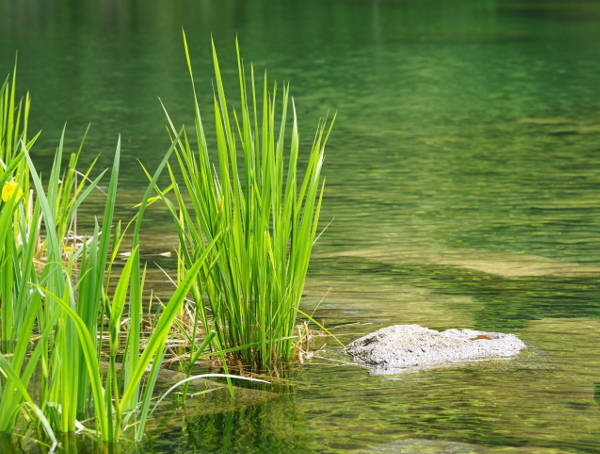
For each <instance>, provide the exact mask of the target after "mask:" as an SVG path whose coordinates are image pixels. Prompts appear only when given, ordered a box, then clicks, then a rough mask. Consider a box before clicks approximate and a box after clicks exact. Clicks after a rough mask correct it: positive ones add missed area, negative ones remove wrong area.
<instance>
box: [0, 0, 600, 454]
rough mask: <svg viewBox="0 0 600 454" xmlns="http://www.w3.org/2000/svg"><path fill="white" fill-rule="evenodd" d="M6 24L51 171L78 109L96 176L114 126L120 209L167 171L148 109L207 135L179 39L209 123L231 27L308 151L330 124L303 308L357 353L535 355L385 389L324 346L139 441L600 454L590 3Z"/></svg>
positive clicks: (158, 127) (332, 3)
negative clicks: (437, 344) (448, 344)
mask: <svg viewBox="0 0 600 454" xmlns="http://www.w3.org/2000/svg"><path fill="white" fill-rule="evenodd" d="M0 13H1V14H0V55H1V57H2V62H3V63H2V66H1V67H0V68H3V69H2V71H3V72H4V73H7V72H8V71H9V70H10V68H11V65H12V61H13V58H14V52H15V51H16V50H18V51H19V85H20V87H21V88H22V89H23V87H27V88H28V89H29V90H30V91H31V94H32V97H33V107H32V118H31V123H32V127H33V128H38V129H43V130H44V133H43V136H42V139H41V140H40V142H39V143H38V145H37V151H36V154H35V156H36V160H37V162H38V164H39V166H40V168H41V169H47V168H48V165H49V163H50V160H51V158H52V153H53V149H54V147H55V145H56V143H57V139H58V136H59V133H60V129H61V128H62V125H63V122H64V121H65V120H68V122H69V123H68V130H67V131H68V137H67V143H68V145H69V147H71V148H74V147H76V144H77V142H78V140H79V137H80V136H81V134H82V132H83V130H84V129H85V126H86V124H87V123H88V122H92V123H93V125H92V129H91V132H90V134H89V136H88V140H87V142H86V147H85V149H86V150H87V151H86V155H85V156H84V158H83V159H84V161H85V162H86V163H89V162H91V160H92V159H93V157H94V156H96V155H97V154H98V153H102V156H101V158H100V164H99V166H100V167H106V166H108V164H109V163H110V160H111V158H112V153H113V152H114V146H115V144H116V140H117V134H118V133H120V134H122V138H123V149H124V153H125V155H124V158H123V166H124V169H123V173H124V175H125V176H124V178H123V181H122V182H121V186H122V191H121V196H120V202H121V204H122V205H121V206H120V213H121V214H122V215H123V216H126V215H129V214H130V213H132V212H133V211H132V209H131V208H130V207H131V206H132V205H133V203H134V201H136V200H138V199H139V196H140V189H139V188H140V186H141V184H143V181H144V177H143V175H142V173H141V171H140V170H139V165H138V163H137V160H138V159H139V160H141V161H142V162H143V163H144V164H145V165H146V166H148V167H150V168H152V167H153V166H155V165H157V164H158V162H159V160H160V158H161V157H162V153H164V151H165V150H166V149H167V148H168V146H169V141H168V137H167V134H166V133H165V131H164V123H165V121H164V117H163V114H162V112H161V109H160V105H159V103H158V101H157V96H160V97H161V99H162V100H163V101H164V102H165V104H166V106H167V108H168V109H169V111H170V112H171V114H172V116H173V117H174V118H175V119H177V121H178V122H185V123H187V124H191V123H192V105H191V97H190V95H191V90H190V86H189V83H188V80H187V73H186V69H185V60H184V56H183V49H182V44H181V39H180V27H181V26H184V27H185V29H186V32H187V34H188V38H189V41H190V44H191V49H192V58H193V63H194V67H195V71H196V75H197V77H198V79H199V82H198V89H199V92H200V94H201V95H200V98H201V99H200V100H201V102H202V103H203V111H204V112H205V115H204V116H205V118H207V129H208V130H210V120H209V117H210V112H211V111H210V104H209V101H210V96H211V94H210V93H211V92H210V90H211V88H210V87H211V85H210V59H209V39H210V34H211V33H212V36H213V37H214V39H215V42H216V45H217V48H218V50H219V52H220V56H221V60H222V65H223V67H224V68H225V70H224V74H225V78H226V80H227V82H228V84H229V87H231V89H232V90H233V89H235V85H234V82H235V79H234V75H235V74H234V69H235V66H234V58H233V57H234V38H235V36H236V34H237V36H238V38H239V41H240V44H241V49H242V53H243V55H244V56H245V58H246V59H247V60H248V61H252V62H254V64H255V65H256V67H257V68H258V69H259V71H258V72H259V73H260V74H262V70H263V68H264V67H267V68H268V69H269V75H270V77H271V78H272V79H274V80H277V81H280V82H281V81H291V83H292V92H293V95H294V96H295V101H296V105H297V108H298V116H299V118H300V129H301V133H302V134H303V137H304V143H308V142H310V140H311V134H312V131H313V130H314V127H315V125H316V122H317V120H318V118H319V117H322V116H325V115H327V114H328V112H329V113H331V112H333V111H337V113H338V118H337V121H336V125H335V128H334V133H333V135H332V137H331V140H330V144H329V146H328V149H327V157H326V164H325V166H326V168H325V172H326V177H327V190H326V198H325V202H324V206H323V209H322V219H323V226H325V225H326V224H329V226H328V228H327V230H326V231H325V233H324V234H323V235H322V237H321V238H320V240H319V243H318V244H317V246H316V248H315V251H314V259H313V262H312V265H311V270H310V272H309V278H308V281H307V285H306V295H305V298H304V302H303V304H304V308H305V309H306V310H311V311H312V310H313V309H316V312H315V314H316V316H317V317H318V319H319V320H323V321H324V322H325V324H326V325H328V326H329V327H330V328H331V329H332V330H333V331H334V332H336V333H337V334H338V335H339V337H340V338H341V339H342V340H343V341H344V342H349V341H350V340H352V339H354V338H356V337H358V336H359V335H363V334H366V333H368V332H370V331H372V330H374V329H376V328H379V327H383V326H386V325H390V324H395V323H418V324H421V325H424V326H428V327H432V328H438V329H442V328H448V327H465V328H474V329H484V330H502V331H508V332H513V333H515V334H517V335H518V336H520V337H521V338H522V339H523V340H524V341H525V342H526V343H527V344H528V345H529V347H530V348H529V349H528V351H527V352H526V353H523V354H521V355H520V356H519V357H517V358H516V359H514V360H510V361H499V362H490V363H473V364H466V365H459V366H457V367H452V368H447V369H438V370H433V371H428V372H423V373H410V374H404V375H399V376H372V375H369V374H368V372H367V370H365V369H363V368H361V367H359V366H356V365H353V364H352V363H351V362H350V361H349V358H348V357H346V356H344V355H343V354H342V353H341V352H340V351H339V349H337V348H336V346H335V343H334V342H333V341H331V340H317V341H316V342H315V347H318V346H320V344H321V343H323V342H326V343H327V345H326V346H325V347H324V350H322V351H319V352H317V354H316V357H315V358H313V359H312V360H310V361H308V362H307V363H305V364H304V365H303V366H302V367H300V368H298V370H295V371H292V372H291V373H290V375H291V377H290V379H291V383H292V386H291V387H289V388H288V387H284V386H281V385H279V387H278V388H277V395H276V396H275V397H271V398H268V399H265V400H261V399H255V400H252V399H251V400H250V401H249V402H248V403H246V404H243V405H237V406H234V407H232V408H231V409H229V410H227V407H223V406H221V407H219V408H220V409H217V410H214V411H212V412H209V413H210V414H208V415H206V414H204V415H202V414H200V413H203V411H202V410H201V408H204V409H205V410H206V408H209V407H210V402H209V400H210V399H213V400H215V399H216V400H217V401H219V402H221V401H223V400H225V401H226V399H225V398H224V397H223V396H222V395H221V396H220V397H206V398H205V399H207V400H206V401H201V400H200V404H199V406H198V408H199V409H198V411H196V412H194V411H191V410H190V411H188V412H187V415H185V418H184V414H183V413H182V412H181V411H180V412H179V413H177V414H176V415H175V416H169V417H165V418H164V421H163V420H161V422H160V429H159V430H156V431H155V432H153V433H154V434H155V435H154V438H152V439H151V440H150V441H149V442H148V444H147V445H145V446H144V448H143V450H144V451H145V452H182V453H183V452H261V453H262V452H341V451H345V452H356V453H358V452H414V453H420V452H600V288H599V281H598V276H599V274H600V273H599V271H600V235H599V233H600V228H599V226H600V204H599V202H600V196H599V194H600V93H599V89H598V87H600V45H599V43H600V6H599V5H598V3H597V2H592V1H567V0H557V1H547V2H544V1H533V0H531V1H523V2H520V1H513V0H509V1H500V0H498V1H494V0H473V1H469V0H462V1H460V0H451V1H430V0H426V1H408V0H407V1H392V0H380V1H376V0H327V1H324V0H304V1H302V2H299V1H291V0H287V1H245V2H236V1H233V0H231V1H221V2H211V1H207V0H201V1H191V0H189V1H180V2H159V1H149V2H143V3H142V2H136V1H134V0H128V1H117V0H114V1H110V0H107V1H102V2H91V1H90V2H88V1H80V2H73V1H66V0H63V1H60V0H55V1H44V2H42V1H33V2H23V1H19V2H8V1H6V2H1V3H0ZM232 93H233V92H232ZM92 205H93V204H92ZM98 212H99V210H98V208H97V206H91V207H89V208H88V209H87V211H86V213H87V215H86V214H84V215H83V216H82V217H84V218H85V217H86V216H87V219H88V220H91V219H92V215H95V214H97V213H98ZM165 219H166V216H165V213H164V212H162V211H160V210H156V211H153V212H151V213H150V214H149V222H147V223H146V226H147V228H146V236H145V243H144V248H145V250H146V252H147V255H148V257H149V258H151V261H152V263H154V262H160V263H162V264H164V265H166V266H169V265H171V266H172V265H173V260H172V259H165V258H163V257H162V256H159V255H155V254H159V253H161V252H164V251H167V250H169V249H172V248H174V247H175V238H174V236H173V232H172V230H171V227H170V225H169V224H168V223H167V222H165ZM153 254H154V255H153ZM159 259H160V260H159ZM151 281H152V282H151V283H152V285H154V286H155V288H156V289H157V290H158V291H159V292H160V291H163V292H165V293H167V294H168V292H170V289H169V287H168V285H167V284H166V283H165V282H164V281H165V280H164V278H162V277H160V275H159V274H158V273H155V274H153V278H152V279H151ZM280 388H281V389H280ZM219 399H221V400H219ZM257 401H258V403H257ZM217 407H218V406H217ZM204 413H206V411H204Z"/></svg>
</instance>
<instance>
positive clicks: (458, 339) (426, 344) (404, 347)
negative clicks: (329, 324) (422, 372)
mask: <svg viewBox="0 0 600 454" xmlns="http://www.w3.org/2000/svg"><path fill="white" fill-rule="evenodd" d="M525 348H527V346H526V345H525V344H524V343H523V342H522V341H521V340H520V339H519V338H518V337H517V336H515V335H514V334H504V333H493V332H486V331H475V330H472V329H462V330H461V329H448V330H446V331H442V332H439V331H435V330H433V329H428V328H423V327H422V326H419V325H394V326H388V327H386V328H381V329H380V330H377V331H375V332H373V333H370V334H367V335H366V336H363V337H361V338H360V339H357V340H355V341H354V342H351V343H350V344H349V345H348V346H347V348H346V351H347V352H348V353H349V354H351V355H352V356H353V357H354V360H355V361H357V362H359V363H362V364H365V365H367V366H369V367H371V372H372V373H374V374H397V373H402V372H406V371H407V370H410V369H425V368H428V367H431V366H438V365H443V364H446V363H454V362H460V361H477V360H484V359H493V358H498V357H508V356H513V355H516V354H517V353H519V352H520V351H521V350H523V349H525Z"/></svg>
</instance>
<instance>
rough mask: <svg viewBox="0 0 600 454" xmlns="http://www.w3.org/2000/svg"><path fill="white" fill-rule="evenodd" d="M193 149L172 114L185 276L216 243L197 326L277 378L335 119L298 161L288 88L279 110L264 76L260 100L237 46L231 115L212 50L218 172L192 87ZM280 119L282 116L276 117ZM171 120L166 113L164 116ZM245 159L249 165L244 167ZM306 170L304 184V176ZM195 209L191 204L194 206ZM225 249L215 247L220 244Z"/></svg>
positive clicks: (175, 212)
mask: <svg viewBox="0 0 600 454" xmlns="http://www.w3.org/2000/svg"><path fill="white" fill-rule="evenodd" d="M184 45H185V55H186V60H187V66H188V69H189V74H190V78H191V81H192V90H193V96H194V108H195V139H196V142H197V147H198V148H197V150H194V149H193V148H192V145H191V144H190V141H189V140H188V136H187V134H186V132H185V131H184V133H183V136H182V137H176V129H175V126H174V124H173V121H172V120H171V118H170V117H169V115H168V113H167V119H168V124H169V127H170V131H171V133H172V135H171V137H172V138H173V140H174V143H175V144H176V157H177V163H178V167H179V170H180V172H181V174H182V178H183V181H182V182H180V181H178V180H177V178H176V176H175V172H173V171H170V174H171V180H172V185H171V187H172V189H173V191H174V194H175V198H176V203H177V206H176V207H175V206H174V205H173V204H172V203H171V202H170V201H169V200H168V199H167V198H166V197H163V198H164V200H165V202H166V203H167V206H168V207H169V209H170V211H171V214H172V216H173V220H174V222H175V223H176V225H177V227H178V233H179V243H180V266H181V270H182V273H181V275H180V278H181V277H182V276H185V275H186V274H187V273H188V271H189V270H190V269H191V266H192V264H193V263H194V262H195V260H196V258H197V257H198V256H199V254H200V253H201V252H202V251H204V249H205V246H206V244H207V243H208V242H213V241H214V242H215V247H214V249H213V250H212V251H211V252H210V253H209V255H208V258H207V262H206V264H205V265H204V266H202V267H201V270H200V272H199V274H198V279H197V281H196V284H195V285H194V286H193V287H192V291H193V294H194V298H195V301H196V304H197V306H196V307H197V316H196V321H198V320H200V321H201V322H202V324H203V325H204V329H205V330H206V332H210V331H211V330H215V331H216V333H217V336H216V338H215V341H216V342H215V343H214V347H213V348H216V349H222V350H224V351H229V352H230V355H232V356H234V357H235V358H238V359H240V360H242V361H243V362H244V363H246V364H247V365H250V366H251V367H254V368H260V369H267V370H274V369H276V368H277V367H278V365H279V364H281V363H282V362H285V361H287V360H289V359H291V358H293V356H294V346H295V341H294V335H295V326H296V315H297V311H298V306H299V302H300V298H301V295H302V291H303V287H304V282H305V277H306V273H307V269H308V265H309V259H310V254H311V250H312V247H313V244H314V242H315V239H316V237H317V226H318V220H319V212H320V208H321V201H322V197H323V189H324V181H323V179H322V177H321V170H322V165H323V159H324V150H325V144H326V142H327V138H328V136H329V133H330V131H331V127H332V124H333V119H332V120H331V121H330V122H329V124H327V122H326V121H322V122H320V124H319V125H318V127H317V131H316V133H315V136H314V139H313V142H312V145H311V147H310V149H308V150H307V153H306V154H300V150H299V148H300V138H299V134H298V123H297V118H296V110H295V106H294V102H293V99H292V101H291V114H292V115H291V116H292V121H291V134H290V135H289V136H286V134H289V125H288V112H289V106H290V96H289V86H288V85H284V87H283V90H282V95H281V103H280V104H278V102H277V96H276V94H277V90H276V87H274V88H273V91H269V88H268V85H269V83H268V81H267V76H266V74H265V77H264V81H263V84H262V85H263V86H262V93H258V92H257V87H256V83H255V77H254V69H253V67H252V66H251V67H250V74H249V77H248V74H247V73H246V68H245V67H244V64H243V62H242V60H241V58H240V54H239V47H238V46H237V45H236V50H237V62H238V74H239V90H240V91H239V93H240V97H239V110H232V109H230V107H229V105H228V103H227V100H226V96H225V90H224V88H223V81H222V78H221V72H220V68H219V62H218V59H217V53H216V51H215V47H214V44H213V46H212V51H213V63H214V71H215V91H214V96H213V99H214V119H215V128H216V131H215V132H216V143H217V149H216V153H217V155H218V162H215V161H213V160H212V159H211V153H210V151H209V149H208V146H207V140H206V137H205V131H204V127H203V124H202V118H201V115H200V106H199V104H198V98H197V95H196V88H195V85H194V76H193V73H192V67H191V62H190V55H189V49H188V45H187V41H186V38H185V33H184ZM278 111H279V113H278ZM165 113H166V109H165ZM240 158H241V159H240ZM300 162H305V165H306V167H305V170H304V173H303V174H302V173H301V172H300V171H299V170H298V168H299V167H300ZM188 198H189V200H191V203H190V204H188V203H186V200H188ZM219 236H220V238H219V239H217V237H219Z"/></svg>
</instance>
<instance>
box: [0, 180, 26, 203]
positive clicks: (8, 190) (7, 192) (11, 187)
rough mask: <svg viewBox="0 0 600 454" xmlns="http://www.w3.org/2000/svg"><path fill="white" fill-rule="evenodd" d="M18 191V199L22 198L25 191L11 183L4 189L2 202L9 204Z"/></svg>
mask: <svg viewBox="0 0 600 454" xmlns="http://www.w3.org/2000/svg"><path fill="white" fill-rule="evenodd" d="M15 191H17V199H18V198H19V197H21V195H22V194H23V191H22V190H21V188H20V187H19V186H18V185H17V183H15V182H14V181H9V182H8V183H6V184H5V185H4V187H3V188H2V201H3V202H8V199H10V198H11V197H12V195H13V194H14V193H15Z"/></svg>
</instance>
